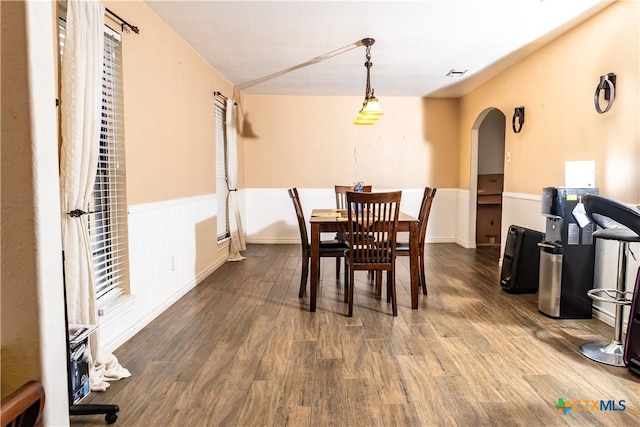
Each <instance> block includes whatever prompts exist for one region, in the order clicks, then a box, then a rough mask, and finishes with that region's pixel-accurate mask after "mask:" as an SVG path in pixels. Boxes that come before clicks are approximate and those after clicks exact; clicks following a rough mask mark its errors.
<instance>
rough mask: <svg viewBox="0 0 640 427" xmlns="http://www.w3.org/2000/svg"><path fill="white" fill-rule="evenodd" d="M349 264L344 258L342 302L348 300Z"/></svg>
mask: <svg viewBox="0 0 640 427" xmlns="http://www.w3.org/2000/svg"><path fill="white" fill-rule="evenodd" d="M349 270H350V268H349V264H348V263H347V260H346V259H345V260H344V302H349Z"/></svg>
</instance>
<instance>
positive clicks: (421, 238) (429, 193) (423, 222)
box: [396, 187, 437, 295]
mask: <svg viewBox="0 0 640 427" xmlns="http://www.w3.org/2000/svg"><path fill="white" fill-rule="evenodd" d="M436 190H437V189H436V188H431V187H426V188H425V189H424V193H423V195H422V202H421V203H420V212H419V213H418V221H420V233H419V235H418V245H419V252H418V265H419V273H420V275H419V277H418V283H419V284H420V287H421V288H422V294H423V295H427V280H426V275H425V272H424V245H425V238H426V236H427V224H428V222H429V213H430V212H431V204H432V203H433V198H434V197H435V196H436ZM410 254H411V251H410V250H409V243H408V242H398V243H396V255H398V256H409V255H410Z"/></svg>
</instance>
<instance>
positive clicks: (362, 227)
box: [345, 191, 402, 317]
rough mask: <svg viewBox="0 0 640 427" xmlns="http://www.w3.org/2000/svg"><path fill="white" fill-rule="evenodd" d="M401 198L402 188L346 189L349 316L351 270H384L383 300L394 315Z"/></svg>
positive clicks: (351, 309) (349, 312)
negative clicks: (397, 237) (384, 189)
mask: <svg viewBox="0 0 640 427" xmlns="http://www.w3.org/2000/svg"><path fill="white" fill-rule="evenodd" d="M401 198H402V191H392V192H385V193H355V192H347V215H348V218H347V220H348V221H347V225H348V229H349V234H348V242H349V250H348V251H347V255H346V256H345V264H346V267H347V270H348V272H349V275H348V277H349V279H348V282H347V284H348V293H349V295H348V303H349V308H348V313H347V316H349V317H351V316H353V298H354V288H355V281H354V273H355V271H358V270H361V271H367V272H369V271H376V272H377V271H380V272H382V271H386V272H387V302H391V311H392V314H393V315H394V316H397V315H398V304H397V298H396V275H395V265H396V235H397V229H398V217H399V215H400V200H401Z"/></svg>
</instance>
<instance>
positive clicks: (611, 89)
mask: <svg viewBox="0 0 640 427" xmlns="http://www.w3.org/2000/svg"><path fill="white" fill-rule="evenodd" d="M603 89H604V95H603V97H604V100H605V101H609V102H608V103H607V107H606V108H605V109H604V110H603V109H602V108H600V92H601V91H602V90H603ZM615 99H616V75H615V74H614V73H609V74H605V75H604V76H600V83H599V84H598V87H596V93H595V95H593V103H594V104H595V106H596V111H597V112H598V113H600V114H603V113H606V112H607V111H609V109H610V108H611V106H612V105H613V101H614V100H615Z"/></svg>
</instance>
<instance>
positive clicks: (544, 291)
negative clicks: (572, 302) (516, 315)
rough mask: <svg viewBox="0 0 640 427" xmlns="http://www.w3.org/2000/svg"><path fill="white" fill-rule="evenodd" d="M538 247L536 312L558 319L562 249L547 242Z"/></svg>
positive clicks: (539, 244)
mask: <svg viewBox="0 0 640 427" xmlns="http://www.w3.org/2000/svg"><path fill="white" fill-rule="evenodd" d="M538 246H540V276H539V283H538V310H540V311H541V312H542V313H544V314H546V315H547V316H551V317H560V293H561V290H562V248H561V247H560V246H557V245H553V244H550V243H547V242H541V243H538Z"/></svg>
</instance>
